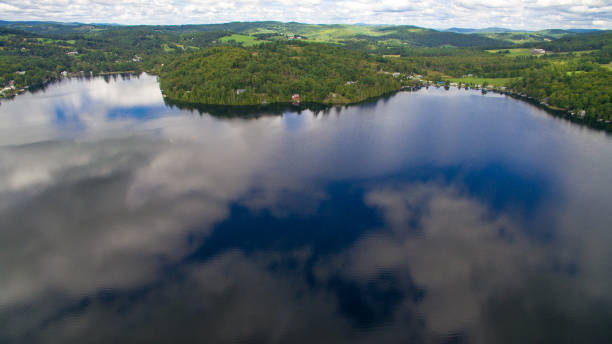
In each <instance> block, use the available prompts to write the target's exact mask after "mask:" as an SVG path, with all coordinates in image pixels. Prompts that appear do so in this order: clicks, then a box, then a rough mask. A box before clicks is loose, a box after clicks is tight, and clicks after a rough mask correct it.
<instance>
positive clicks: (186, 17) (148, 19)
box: [0, 0, 612, 30]
mask: <svg viewBox="0 0 612 344" xmlns="http://www.w3.org/2000/svg"><path fill="white" fill-rule="evenodd" d="M0 19H1V20H44V21H60V22H82V23H117V24H208V23H224V22H229V21H259V20H276V21H283V22H288V21H297V22H302V23H312V24H333V23H338V24H353V23H367V24H405V25H416V26H422V27H429V28H437V29H444V28H450V27H464V28H485V27H506V28H512V29H525V30H538V29H546V28H561V29H566V28H596V29H611V28H612V0H418V1H398V0H377V1H373V0H351V1H349V0H301V1H294V0H220V1H219V0H155V1H151V0H0Z"/></svg>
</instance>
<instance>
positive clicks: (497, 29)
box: [441, 27, 602, 33]
mask: <svg viewBox="0 0 612 344" xmlns="http://www.w3.org/2000/svg"><path fill="white" fill-rule="evenodd" d="M441 31H447V32H456V33H507V32H531V33H535V32H551V33H553V32H556V33H561V32H571V33H590V32H597V31H602V30H599V29H579V28H578V29H545V30H518V29H516V30H515V29H508V28H503V27H487V28H484V29H472V28H460V27H451V28H449V29H446V30H441Z"/></svg>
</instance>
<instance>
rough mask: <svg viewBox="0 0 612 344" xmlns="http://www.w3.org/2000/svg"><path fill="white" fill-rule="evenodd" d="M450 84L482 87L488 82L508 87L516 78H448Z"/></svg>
mask: <svg viewBox="0 0 612 344" xmlns="http://www.w3.org/2000/svg"><path fill="white" fill-rule="evenodd" d="M447 80H448V81H450V82H456V83H458V84H460V83H466V84H477V85H482V84H484V82H485V81H486V82H487V83H488V84H489V85H493V86H508V85H509V84H510V83H511V82H512V81H514V80H516V78H473V77H469V78H448V79H447Z"/></svg>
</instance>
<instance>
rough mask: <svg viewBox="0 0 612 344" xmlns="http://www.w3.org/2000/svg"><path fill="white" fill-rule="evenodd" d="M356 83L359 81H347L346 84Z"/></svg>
mask: <svg viewBox="0 0 612 344" xmlns="http://www.w3.org/2000/svg"><path fill="white" fill-rule="evenodd" d="M356 83H357V81H347V82H346V85H352V84H356Z"/></svg>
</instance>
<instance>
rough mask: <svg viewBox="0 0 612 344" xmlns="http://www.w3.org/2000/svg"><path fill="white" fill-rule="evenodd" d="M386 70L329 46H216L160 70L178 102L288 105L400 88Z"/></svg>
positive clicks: (370, 59)
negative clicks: (295, 101) (296, 101)
mask: <svg viewBox="0 0 612 344" xmlns="http://www.w3.org/2000/svg"><path fill="white" fill-rule="evenodd" d="M385 67H386V65H385V64H383V63H379V62H376V60H375V59H374V57H372V56H370V55H368V54H364V53H362V54H356V53H355V52H354V51H351V50H348V49H345V48H342V47H337V46H332V45H328V44H305V43H301V44H300V43H297V44H292V45H289V44H287V43H280V42H277V43H267V44H262V45H260V46H258V47H254V48H242V47H217V48H209V49H206V50H204V51H201V52H196V53H191V54H184V55H181V56H179V57H177V58H176V59H174V60H173V61H172V62H170V63H169V64H168V65H166V66H164V68H163V69H162V70H161V72H160V86H161V88H162V90H163V92H164V94H165V95H166V96H167V97H168V98H169V99H171V100H174V101H177V102H189V103H201V104H218V105H255V104H262V103H263V104H265V103H288V102H292V101H294V100H295V99H292V96H293V95H295V94H299V97H300V98H299V100H300V101H301V102H313V103H354V102H359V101H362V100H365V99H368V98H371V97H375V96H379V95H382V94H384V93H387V92H391V91H394V90H397V89H399V88H400V86H401V84H400V82H399V81H398V80H397V78H394V77H393V76H392V75H391V74H389V72H388V71H385V70H384V69H385ZM385 72H386V73H385Z"/></svg>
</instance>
